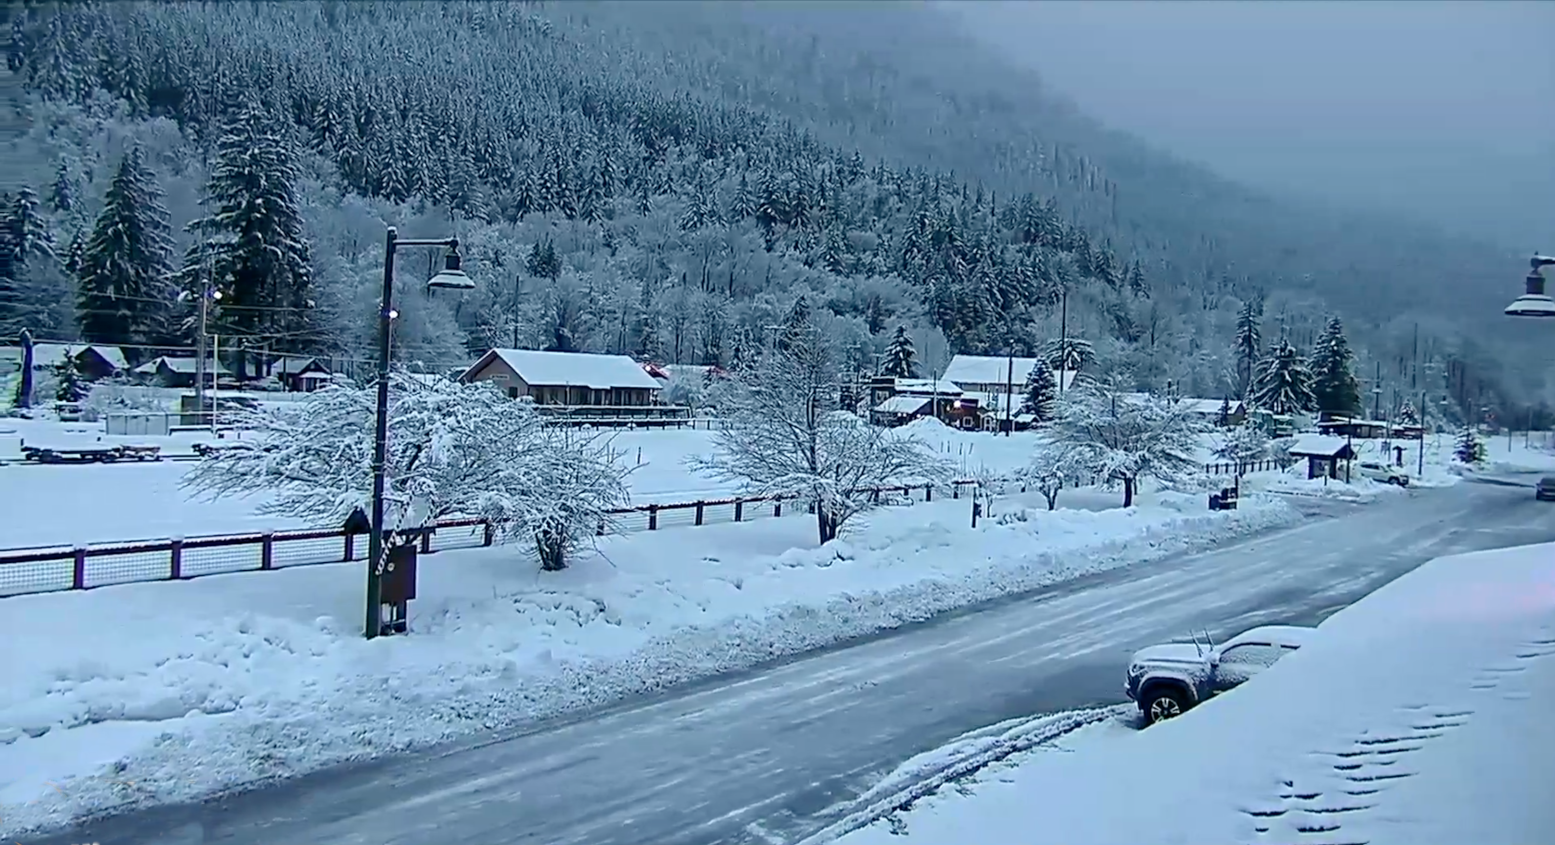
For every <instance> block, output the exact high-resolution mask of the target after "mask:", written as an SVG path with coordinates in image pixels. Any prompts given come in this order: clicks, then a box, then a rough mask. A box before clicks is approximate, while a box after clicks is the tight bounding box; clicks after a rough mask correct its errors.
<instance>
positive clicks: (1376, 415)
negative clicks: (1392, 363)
mask: <svg viewBox="0 0 1555 845" xmlns="http://www.w3.org/2000/svg"><path fill="white" fill-rule="evenodd" d="M1371 392H1372V396H1373V397H1374V398H1373V399H1372V400H1371V418H1372V419H1374V420H1380V419H1382V359H1381V358H1378V359H1377V375H1376V378H1375V380H1374V381H1373V382H1372V389H1371Z"/></svg>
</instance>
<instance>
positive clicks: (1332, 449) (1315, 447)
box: [1290, 434, 1347, 458]
mask: <svg viewBox="0 0 1555 845" xmlns="http://www.w3.org/2000/svg"><path fill="white" fill-rule="evenodd" d="M1346 445H1347V444H1346V441H1345V439H1344V438H1343V437H1332V436H1330V435H1327V434H1298V435H1296V438H1295V440H1293V441H1292V442H1291V444H1290V453H1291V454H1292V455H1298V456H1302V457H1318V458H1332V457H1334V456H1335V455H1338V454H1339V453H1341V452H1343V451H1344V447H1345V446H1346Z"/></svg>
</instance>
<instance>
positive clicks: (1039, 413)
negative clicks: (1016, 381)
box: [1020, 358, 1058, 423]
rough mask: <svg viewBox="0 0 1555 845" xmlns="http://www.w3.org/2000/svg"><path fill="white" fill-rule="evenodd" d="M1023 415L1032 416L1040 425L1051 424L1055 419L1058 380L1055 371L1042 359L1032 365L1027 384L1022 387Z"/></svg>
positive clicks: (1021, 406)
mask: <svg viewBox="0 0 1555 845" xmlns="http://www.w3.org/2000/svg"><path fill="white" fill-rule="evenodd" d="M1021 394H1022V398H1021V405H1020V412H1021V413H1022V414H1031V415H1032V417H1034V418H1035V419H1036V421H1037V422H1038V423H1045V422H1049V421H1051V420H1052V419H1053V405H1054V403H1056V402H1057V401H1058V380H1057V379H1055V378H1054V377H1053V369H1052V368H1051V367H1049V366H1048V365H1047V362H1046V361H1044V360H1042V359H1041V358H1038V359H1037V362H1036V363H1035V364H1032V365H1031V372H1029V373H1027V374H1026V384H1025V385H1024V386H1022V387H1021Z"/></svg>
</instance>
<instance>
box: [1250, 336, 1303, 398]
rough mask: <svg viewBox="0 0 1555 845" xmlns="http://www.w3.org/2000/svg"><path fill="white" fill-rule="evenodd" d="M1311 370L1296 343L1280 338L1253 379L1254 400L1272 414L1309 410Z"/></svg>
mask: <svg viewBox="0 0 1555 845" xmlns="http://www.w3.org/2000/svg"><path fill="white" fill-rule="evenodd" d="M1314 403H1315V399H1314V397H1313V396H1312V373H1311V372H1310V371H1308V370H1307V365H1306V362H1305V361H1303V360H1301V355H1300V353H1298V352H1297V351H1296V347H1294V346H1291V345H1290V344H1289V343H1287V342H1285V341H1283V340H1282V341H1280V343H1279V345H1278V346H1276V347H1274V349H1272V350H1271V351H1270V353H1269V357H1267V358H1265V359H1264V360H1263V362H1262V364H1261V366H1260V368H1259V370H1258V373H1257V376H1256V378H1255V379H1254V383H1253V404H1255V405H1257V406H1258V407H1260V408H1262V409H1264V410H1266V411H1269V412H1271V413H1275V414H1295V413H1301V412H1304V411H1310V410H1312V408H1313V405H1314Z"/></svg>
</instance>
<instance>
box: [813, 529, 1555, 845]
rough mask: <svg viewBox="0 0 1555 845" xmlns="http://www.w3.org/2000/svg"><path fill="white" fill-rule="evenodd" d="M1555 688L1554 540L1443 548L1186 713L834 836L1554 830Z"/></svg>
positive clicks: (1229, 836) (1418, 843)
mask: <svg viewBox="0 0 1555 845" xmlns="http://www.w3.org/2000/svg"><path fill="white" fill-rule="evenodd" d="M1551 696H1555V544H1544V545H1537V546H1524V547H1520V548H1513V549H1501V550H1497V551H1491V552H1477V553H1473V554H1466V555H1458V556H1454V557H1448V558H1439V559H1437V560H1435V561H1432V562H1430V563H1427V564H1426V565H1424V566H1422V567H1421V568H1420V569H1418V570H1416V571H1414V572H1412V573H1410V574H1408V575H1405V576H1403V577H1402V578H1400V579H1398V580H1397V581H1394V582H1393V583H1391V584H1389V585H1387V586H1385V587H1383V588H1382V589H1380V590H1378V591H1377V592H1376V593H1373V594H1372V595H1371V596H1368V597H1367V598H1365V599H1362V600H1361V601H1360V602H1357V603H1356V604H1354V605H1352V606H1351V607H1349V608H1347V609H1345V610H1342V611H1340V612H1339V613H1338V614H1336V615H1334V616H1333V617H1331V618H1330V619H1329V620H1327V621H1326V622H1324V623H1323V624H1322V626H1321V627H1320V629H1319V633H1318V636H1317V637H1316V639H1315V641H1314V642H1313V643H1312V644H1310V645H1308V646H1306V647H1304V648H1303V649H1302V650H1301V651H1299V652H1297V653H1296V654H1294V655H1291V656H1289V657H1286V658H1285V659H1283V660H1282V661H1280V663H1279V664H1277V665H1276V666H1275V667H1273V668H1272V669H1270V670H1268V671H1266V672H1265V673H1263V674H1261V675H1259V676H1258V677H1257V678H1256V679H1254V680H1253V681H1251V682H1249V683H1247V684H1246V685H1244V686H1242V687H1240V688H1238V689H1236V690H1234V691H1232V692H1230V693H1227V694H1225V695H1224V696H1222V697H1220V698H1217V699H1216V700H1214V701H1212V702H1210V703H1208V704H1206V705H1204V706H1203V707H1201V708H1199V709H1197V710H1194V711H1191V712H1189V713H1188V714H1186V715H1184V716H1182V717H1181V718H1178V719H1176V720H1173V721H1171V722H1168V723H1165V724H1163V725H1159V726H1156V727H1153V728H1150V729H1148V730H1145V731H1143V732H1141V733H1139V734H1137V735H1135V736H1133V737H1128V738H1124V739H1120V740H1118V741H1116V742H1110V743H1105V744H1098V745H1094V746H1091V747H1088V748H1085V749H1083V750H1082V751H1081V752H1080V753H1077V754H1071V755H1042V756H1038V757H1034V758H1031V759H1030V760H1028V761H1027V764H1026V765H1025V766H1023V767H1022V768H1020V769H1018V770H1016V771H1014V772H1013V773H1009V774H1008V775H1007V776H1006V777H1003V778H1001V779H1000V781H999V782H988V783H983V784H980V785H979V787H978V789H977V790H976V791H975V792H973V793H972V794H971V795H946V794H942V795H937V796H935V797H933V798H930V799H927V800H925V801H922V802H919V803H918V804H917V805H916V806H915V807H914V809H913V810H912V811H911V812H909V813H907V814H905V815H903V816H900V817H897V818H895V819H893V820H892V821H891V824H890V825H889V826H888V825H886V824H877V825H875V826H873V827H870V828H866V829H864V830H860V831H858V832H856V833H854V834H851V835H849V836H847V837H845V838H844V839H842V840H841V842H843V843H846V845H886V843H889V844H890V845H901V843H903V842H906V843H909V845H911V844H912V843H917V845H935V844H936V843H944V845H961V843H966V842H1016V841H1021V842H1031V843H1034V845H1035V844H1036V843H1041V844H1042V845H1046V843H1054V845H1058V844H1059V843H1062V845H1115V844H1116V843H1119V842H1248V841H1255V840H1257V841H1262V840H1263V839H1264V838H1267V839H1269V840H1270V841H1280V842H1291V841H1296V840H1298V839H1299V840H1303V841H1305V839H1307V838H1313V839H1314V841H1317V839H1318V837H1316V836H1314V835H1313V834H1315V833H1317V832H1319V831H1321V832H1322V833H1323V834H1324V835H1323V836H1322V837H1321V841H1324V842H1370V843H1373V845H1434V844H1435V843H1441V844H1442V845H1448V843H1451V844H1452V845H1459V844H1460V843H1465V842H1483V843H1498V845H1513V843H1522V842H1550V841H1555V809H1552V808H1551V806H1550V804H1549V801H1548V795H1547V792H1548V784H1550V783H1552V782H1555V755H1552V754H1550V753H1549V749H1551V748H1555V725H1552V723H1551V721H1550V719H1549V716H1548V709H1549V708H1548V703H1549V701H1550V700H1551ZM1271 726H1277V729H1271ZM1120 809H1121V810H1122V811H1121V812H1120ZM1033 830H1041V831H1047V832H1048V833H1047V834H1046V835H1033V834H1032V831H1033ZM904 831H905V833H906V834H907V836H906V838H905V839H903V838H902V837H901V836H900V835H899V834H901V833H902V832H904ZM1302 834H1306V835H1302Z"/></svg>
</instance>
